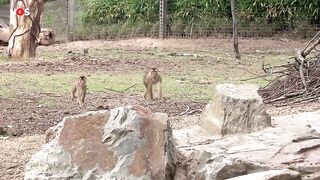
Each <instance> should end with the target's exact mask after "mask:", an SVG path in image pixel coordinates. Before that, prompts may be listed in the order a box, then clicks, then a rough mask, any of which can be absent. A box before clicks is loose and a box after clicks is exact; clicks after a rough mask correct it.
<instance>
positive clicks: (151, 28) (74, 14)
mask: <svg viewBox="0 0 320 180" xmlns="http://www.w3.org/2000/svg"><path fill="white" fill-rule="evenodd" d="M82 10H83V7H81V4H80V3H79V1H76V0H68V1H64V0H57V1H53V2H48V3H47V4H46V9H45V15H44V18H43V22H42V26H43V27H49V28H52V29H53V30H54V32H55V34H56V39H57V40H67V39H69V40H83V39H84V40H88V39H123V38H136V37H151V38H158V37H159V36H160V35H159V32H161V29H160V28H159V27H160V22H161V21H160V19H158V20H155V21H154V22H151V23H140V24H139V23H136V24H131V23H127V22H124V23H118V24H111V25H106V24H102V25H101V24H100V25H93V24H92V23H91V24H86V23H84V22H83V21H82V20H81V14H82ZM159 17H161V13H160V15H159ZM162 17H168V18H167V22H166V24H165V29H164V30H163V32H164V33H166V34H165V35H166V36H167V37H168V38H210V37H215V38H217V37H218V38H230V37H232V19H231V18H230V17H214V21H211V22H210V23H208V24H206V23H203V22H202V23H199V22H197V20H194V21H193V19H191V20H190V21H188V22H171V20H170V12H168V14H167V16H162ZM238 21H239V22H238V35H239V37H243V38H245V37H253V38H261V37H276V36H280V37H283V36H284V37H287V38H308V37H312V36H313V35H314V34H315V33H316V32H317V31H319V30H320V22H319V23H313V25H310V23H309V22H310V20H308V19H305V20H302V21H301V19H300V20H299V21H297V22H292V24H295V26H294V27H290V26H279V24H277V23H279V22H270V21H261V22H248V21H243V20H242V19H238ZM279 27H280V28H279Z"/></svg>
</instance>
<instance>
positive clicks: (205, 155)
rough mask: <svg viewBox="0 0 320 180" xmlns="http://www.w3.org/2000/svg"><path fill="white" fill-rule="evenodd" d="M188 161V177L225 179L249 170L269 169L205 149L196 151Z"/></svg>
mask: <svg viewBox="0 0 320 180" xmlns="http://www.w3.org/2000/svg"><path fill="white" fill-rule="evenodd" d="M190 159H191V161H190V162H189V163H188V164H189V166H188V169H187V172H188V179H215V180H224V179H227V178H232V177H236V176H240V175H244V174H247V173H249V172H257V171H263V170H266V169H268V167H263V166H259V165H255V164H252V163H249V162H246V161H243V160H240V159H237V158H231V157H230V156H228V155H226V154H213V153H211V152H208V151H205V150H197V151H194V152H193V154H192V155H191V158H190Z"/></svg>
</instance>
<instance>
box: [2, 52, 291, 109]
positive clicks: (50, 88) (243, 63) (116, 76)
mask: <svg viewBox="0 0 320 180" xmlns="http://www.w3.org/2000/svg"><path fill="white" fill-rule="evenodd" d="M90 53H91V55H92V56H105V57H106V58H107V59H110V58H109V57H115V58H122V57H123V58H130V59H131V60H134V59H145V60H146V61H148V60H150V61H161V62H162V61H167V62H168V61H172V62H177V63H179V62H181V64H182V65H183V67H182V68H181V69H179V70H178V71H176V70H170V69H166V70H165V72H163V92H164V95H175V94H178V95H179V96H182V97H184V99H185V100H198V101H208V100H210V99H211V98H212V96H213V93H214V86H215V85H217V84H219V83H235V84H244V83H248V84H257V85H259V86H264V85H266V84H267V83H268V81H265V80H263V79H261V78H257V79H252V80H248V81H242V80H244V79H247V78H252V77H255V75H253V74H251V73H249V72H252V73H255V74H257V75H261V74H263V71H262V69H261V67H262V62H264V63H265V64H271V65H278V64H285V63H286V62H287V61H289V59H288V57H290V56H292V54H290V53H281V54H280V53H276V54H275V53H243V55H242V59H241V60H239V61H236V60H235V59H234V58H233V57H231V56H230V55H228V54H226V53H219V52H198V53H195V54H199V55H204V59H203V60H196V61H190V60H191V59H194V58H193V57H189V56H186V57H184V56H168V54H169V53H170V52H167V51H162V52H161V51H155V50H150V51H130V53H128V51H126V50H115V49H111V50H106V49H101V50H98V49H96V50H93V51H92V52H90ZM186 53H193V52H186ZM219 58H220V60H219V62H217V59H219ZM208 61H211V63H208ZM115 63H116V62H115ZM248 71H249V72H248ZM79 75H80V73H65V74H54V75H50V76H47V75H44V74H33V73H7V72H6V73H0V96H2V97H3V96H8V97H10V96H13V95H14V94H17V93H19V92H20V91H24V92H34V93H40V92H45V93H56V94H59V93H70V91H71V88H72V85H73V82H74V80H75V78H76V77H78V76H79ZM267 79H269V80H271V79H272V77H267ZM141 81H142V74H141V72H130V73H119V72H117V73H115V72H94V73H90V76H88V82H87V83H88V92H91V93H94V92H112V91H111V90H115V91H122V90H124V89H126V88H128V87H130V86H132V85H134V84H136V85H135V86H134V87H132V88H130V89H129V90H127V91H126V92H125V93H130V94H142V93H143V92H144V86H143V84H142V82H141ZM172 97H174V96H172ZM50 103H52V102H44V103H43V104H50Z"/></svg>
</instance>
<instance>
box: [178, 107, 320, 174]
mask: <svg viewBox="0 0 320 180" xmlns="http://www.w3.org/2000/svg"><path fill="white" fill-rule="evenodd" d="M319 119H320V113H319V112H318V113H303V114H301V115H293V116H284V117H275V118H274V120H273V124H274V126H275V127H274V128H271V127H269V128H266V129H263V130H261V131H258V132H253V133H250V134H233V135H228V136H212V135H209V134H206V133H205V131H201V128H198V129H197V128H195V127H188V128H183V129H180V130H174V132H173V134H174V137H175V138H176V142H177V148H178V151H180V152H181V153H182V154H184V155H185V156H187V157H190V159H192V161H191V163H189V170H188V177H190V175H192V176H191V177H204V179H210V178H212V177H213V179H214V178H215V177H218V178H219V176H218V175H219V173H220V174H224V173H221V172H226V171H222V170H227V172H228V173H226V174H231V175H228V177H227V178H232V177H237V176H239V175H241V174H243V175H245V174H250V173H255V172H259V171H262V170H263V171H265V170H275V169H291V170H294V171H297V172H299V173H300V174H301V175H302V177H304V178H309V179H316V178H318V177H319V176H318V172H320V163H319V162H320V133H319V132H317V129H320V121H319ZM195 152H198V153H195ZM248 164H249V166H248ZM250 164H251V165H253V166H251V165H250ZM235 167H236V168H235ZM220 169H221V170H220ZM229 172H232V173H229ZM190 179H197V178H190Z"/></svg>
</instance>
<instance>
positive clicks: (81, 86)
mask: <svg viewBox="0 0 320 180" xmlns="http://www.w3.org/2000/svg"><path fill="white" fill-rule="evenodd" d="M86 83H87V77H85V76H80V77H79V78H78V79H77V81H76V82H75V83H74V86H73V88H72V100H74V99H76V101H77V103H79V105H80V107H82V106H83V104H84V99H85V97H86V93H87V84H86Z"/></svg>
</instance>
